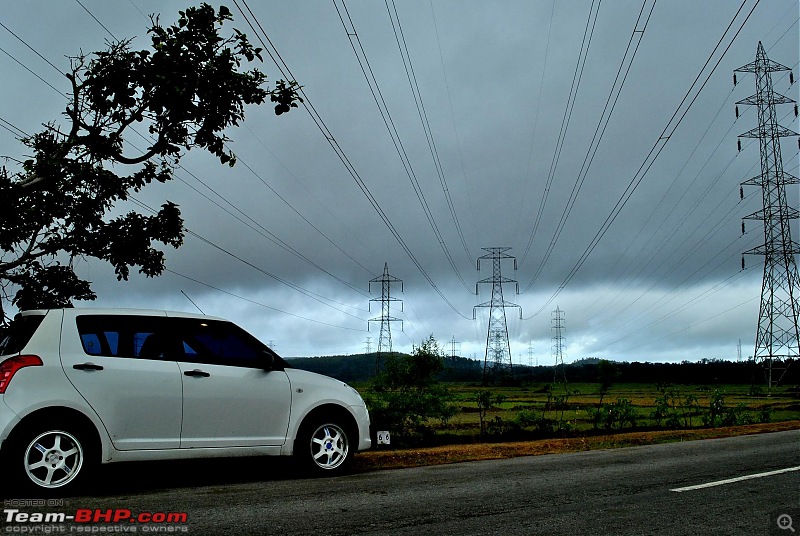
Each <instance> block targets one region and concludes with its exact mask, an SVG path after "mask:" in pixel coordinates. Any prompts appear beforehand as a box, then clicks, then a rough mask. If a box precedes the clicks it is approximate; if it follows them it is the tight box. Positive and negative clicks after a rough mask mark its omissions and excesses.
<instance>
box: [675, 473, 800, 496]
mask: <svg viewBox="0 0 800 536" xmlns="http://www.w3.org/2000/svg"><path fill="white" fill-rule="evenodd" d="M792 471H800V467H789V468H786V469H778V470H777V471H768V472H766V473H756V474H754V475H745V476H738V477H736V478H728V479H726V480H717V481H716V482H707V483H705V484H698V485H696V486H686V487H685V488H675V489H671V490H670V491H675V492H677V493H681V492H684V491H694V490H696V489H703V488H713V487H714V486H723V485H725V484H733V483H734V482H741V481H742V480H750V479H751V478H763V477H765V476H773V475H779V474H781V473H790V472H792Z"/></svg>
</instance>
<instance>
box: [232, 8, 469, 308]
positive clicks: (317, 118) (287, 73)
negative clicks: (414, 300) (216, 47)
mask: <svg viewBox="0 0 800 536" xmlns="http://www.w3.org/2000/svg"><path fill="white" fill-rule="evenodd" d="M240 2H241V4H242V5H244V7H245V8H246V9H247V12H248V13H249V16H248V14H246V13H245V11H244V10H243V9H242V8H241V6H240V5H239V3H240ZM234 5H235V6H236V8H237V9H238V10H239V12H240V13H241V14H242V17H243V18H244V19H245V21H246V22H247V24H248V26H250V28H251V29H252V30H253V32H254V33H255V34H256V37H258V39H259V41H260V42H261V44H262V45H263V46H264V49H265V51H266V52H267V55H268V56H269V57H270V59H272V61H273V62H274V63H275V65H276V66H277V68H278V70H279V71H280V72H281V75H282V76H283V77H284V78H286V79H287V80H295V81H296V80H297V78H296V77H294V76H293V75H292V72H291V70H290V69H289V67H288V65H287V64H286V62H285V61H284V60H283V58H282V57H281V55H280V53H279V52H278V50H277V48H275V45H274V44H273V43H272V41H271V40H270V38H269V36H268V35H267V33H266V32H265V31H264V28H263V27H262V26H261V23H260V22H259V21H258V19H257V18H256V17H255V15H254V14H253V12H252V11H251V10H250V7H249V6H248V5H247V2H245V1H244V0H234ZM251 18H252V20H251ZM256 26H257V27H258V30H256ZM259 31H260V33H259ZM267 43H269V45H267ZM298 92H299V93H300V95H302V97H303V102H302V103H301V104H302V106H303V108H305V110H306V111H307V112H308V114H309V115H310V116H311V119H312V120H313V121H314V124H315V125H316V126H317V128H318V129H319V130H320V132H321V133H322V135H323V136H325V139H326V140H327V142H328V144H329V145H330V146H331V148H332V149H333V151H334V153H335V154H336V156H337V158H339V160H340V161H341V162H342V165H344V167H345V169H346V170H347V172H348V174H350V176H351V177H352V178H353V180H354V181H356V184H357V185H358V187H359V189H361V191H362V193H363V194H364V196H365V197H366V198H367V200H368V201H369V203H370V205H372V208H373V209H375V212H377V213H378V216H380V218H381V220H382V221H383V222H384V224H385V225H386V227H387V228H388V229H389V231H390V232H391V233H392V236H394V238H395V240H397V242H398V243H399V244H400V246H401V247H402V248H403V251H405V253H406V255H407V256H408V258H409V259H411V262H413V263H414V266H416V267H417V270H419V272H420V273H421V274H422V276H423V277H424V278H425V280H426V281H427V282H428V284H430V285H431V287H432V288H433V289H434V290H435V291H436V293H437V294H438V295H439V297H440V298H442V300H443V301H444V302H445V303H446V304H447V305H448V306H449V307H450V309H452V310H453V312H455V313H456V314H457V315H459V316H461V317H462V318H465V319H467V317H466V316H465V315H464V314H463V313H461V312H460V311H459V310H458V309H456V308H455V306H454V305H453V304H452V303H451V302H450V300H448V299H447V297H446V296H445V295H444V294H443V293H442V291H441V289H439V287H438V286H437V285H436V283H435V282H434V281H433V279H432V278H431V277H430V275H428V273H427V272H426V271H425V269H424V268H423V266H422V264H421V263H420V262H419V260H418V259H417V258H416V256H414V253H413V252H412V251H411V249H410V248H409V247H408V244H406V243H405V241H404V240H403V237H402V236H401V235H400V233H399V232H398V231H397V229H396V228H395V227H394V225H393V224H392V222H391V220H390V219H389V217H388V216H387V215H386V213H385V212H384V210H383V209H382V208H381V206H380V204H379V203H378V201H377V199H375V196H374V195H373V194H372V192H370V190H369V188H367V185H366V184H365V183H364V181H363V179H362V178H361V176H360V175H359V173H358V171H357V170H356V168H355V166H354V165H353V164H352V162H351V161H350V159H349V158H348V157H347V154H346V153H345V152H344V150H343V149H342V148H341V146H340V145H339V142H338V141H336V138H335V137H334V136H333V133H332V132H331V130H330V129H329V128H328V126H327V124H325V121H324V120H323V119H322V116H321V115H320V114H319V112H317V110H316V109H315V108H314V105H313V104H312V102H311V100H310V99H309V98H308V95H306V93H305V92H304V91H303V89H302V87H300V89H298Z"/></svg>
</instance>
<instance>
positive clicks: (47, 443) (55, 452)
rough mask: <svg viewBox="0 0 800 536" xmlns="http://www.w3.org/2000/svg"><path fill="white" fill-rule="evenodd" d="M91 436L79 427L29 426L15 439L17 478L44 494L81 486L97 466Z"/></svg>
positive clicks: (13, 452) (11, 459) (13, 453)
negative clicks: (89, 438) (90, 440)
mask: <svg viewBox="0 0 800 536" xmlns="http://www.w3.org/2000/svg"><path fill="white" fill-rule="evenodd" d="M88 437H89V436H88V434H85V433H83V431H82V430H80V429H79V428H76V427H62V426H53V425H50V426H47V425H38V426H32V427H29V428H27V429H26V430H24V431H22V432H21V433H20V434H18V435H17V436H16V437H15V438H14V440H13V441H12V443H11V445H10V447H11V448H10V449H9V452H8V459H7V463H10V468H11V471H12V473H13V476H14V479H15V480H16V481H17V482H18V483H19V484H20V485H21V486H22V487H24V488H26V489H27V490H30V491H31V492H34V493H38V494H42V495H56V494H62V493H66V492H73V491H75V490H77V489H79V488H80V487H81V485H82V484H83V483H84V482H85V481H86V479H87V475H88V474H89V473H90V472H92V470H93V469H94V465H95V464H94V460H95V457H94V456H93V453H92V445H91V443H90V442H89V440H88Z"/></svg>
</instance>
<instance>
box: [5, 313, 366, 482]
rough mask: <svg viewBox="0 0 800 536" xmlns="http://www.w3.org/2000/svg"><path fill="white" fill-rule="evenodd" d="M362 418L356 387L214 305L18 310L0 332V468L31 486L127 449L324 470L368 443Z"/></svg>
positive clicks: (71, 478)
mask: <svg viewBox="0 0 800 536" xmlns="http://www.w3.org/2000/svg"><path fill="white" fill-rule="evenodd" d="M369 425H370V422H369V413H368V412H367V408H366V406H365V404H364V400H363V399H362V398H361V396H360V395H359V394H358V392H357V391H356V390H355V389H353V388H352V387H350V386H348V385H347V384H345V383H343V382H341V381H338V380H335V379H333V378H329V377H327V376H321V375H319V374H314V373H311V372H307V371H303V370H297V369H292V368H291V367H290V366H289V365H287V363H286V362H285V361H284V360H283V359H281V358H280V357H278V356H277V355H276V354H275V353H274V352H272V351H271V350H270V349H269V348H267V347H266V346H265V345H264V344H262V343H261V342H259V341H258V340H257V339H256V338H255V337H253V336H252V335H250V334H248V333H247V332H245V331H244V330H243V329H241V328H240V327H238V326H236V325H235V324H233V323H231V322H229V321H226V320H223V319H221V318H213V317H209V316H200V315H192V314H185V313H172V312H167V311H141V310H123V309H53V310H47V311H44V310H42V311H27V312H23V313H21V314H20V315H18V316H17V318H16V319H15V320H14V322H13V323H12V325H11V329H10V330H9V332H8V333H7V335H6V336H5V337H4V339H3V340H2V341H0V455H2V463H3V466H4V468H3V473H5V474H6V475H9V474H11V475H13V476H15V477H16V478H17V479H18V480H20V482H21V483H23V484H25V485H27V486H29V487H30V486H32V487H33V488H34V489H38V490H40V491H47V490H53V489H60V490H64V489H69V488H72V487H75V486H77V485H78V484H79V483H80V482H81V481H83V480H86V479H87V477H89V474H90V473H91V471H92V470H93V469H96V468H97V466H98V465H99V464H100V463H111V462H121V461H135V460H165V459H179V458H202V457H227V456H253V455H254V456H264V455H283V456H289V455H294V457H295V458H296V459H298V460H299V461H300V463H301V464H302V465H303V466H304V467H305V468H306V469H308V470H310V471H311V472H316V473H318V474H335V473H337V472H339V471H341V470H343V469H344V468H345V467H346V465H347V463H348V462H349V460H350V459H351V457H352V455H353V454H354V453H355V452H356V451H358V450H364V449H367V448H369V447H370V446H371V439H370V428H369ZM3 480H6V479H5V478H4V479H3Z"/></svg>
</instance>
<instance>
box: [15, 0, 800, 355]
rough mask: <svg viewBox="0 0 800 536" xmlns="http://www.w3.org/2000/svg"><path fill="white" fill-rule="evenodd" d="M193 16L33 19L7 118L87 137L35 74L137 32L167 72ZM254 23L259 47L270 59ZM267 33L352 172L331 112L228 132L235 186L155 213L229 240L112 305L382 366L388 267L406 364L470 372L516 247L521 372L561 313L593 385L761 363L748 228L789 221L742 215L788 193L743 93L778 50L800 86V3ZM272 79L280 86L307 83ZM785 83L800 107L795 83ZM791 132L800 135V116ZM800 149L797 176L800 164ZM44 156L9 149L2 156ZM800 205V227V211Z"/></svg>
mask: <svg viewBox="0 0 800 536" xmlns="http://www.w3.org/2000/svg"><path fill="white" fill-rule="evenodd" d="M238 3H239V5H240V6H242V8H243V9H245V12H247V8H246V7H245V4H243V3H242V2H241V0H239V2H238ZM189 5H190V4H188V3H186V2H176V1H171V0H170V1H154V0H113V1H109V0H80V2H78V1H77V0H60V1H55V0H47V1H44V0H26V1H25V2H6V3H5V5H4V6H3V8H4V9H3V13H2V15H0V21H2V23H3V25H4V26H5V27H7V28H0V47H1V48H2V52H1V53H0V69H2V72H3V75H2V84H1V85H0V88H2V100H0V118H2V119H3V120H5V121H8V122H10V123H11V124H13V125H15V126H16V127H18V128H20V129H22V130H24V131H25V132H28V133H33V132H36V131H37V130H38V129H40V128H41V124H42V123H45V122H47V121H52V120H58V121H63V117H62V116H60V113H61V111H62V110H63V109H64V107H65V98H64V96H63V95H61V94H59V93H58V91H60V92H66V91H67V90H68V88H69V86H68V83H67V80H66V79H65V78H64V77H63V76H61V75H59V73H58V72H57V71H56V69H54V68H53V67H52V66H51V65H49V64H48V63H46V62H45V61H44V60H43V59H42V58H41V57H39V56H37V54H35V53H34V52H33V50H35V51H36V52H38V53H39V54H41V55H42V56H43V57H44V58H46V59H47V60H48V61H49V62H52V63H53V64H54V65H55V66H57V67H58V68H59V70H60V71H62V72H66V71H67V69H68V66H69V61H68V58H67V57H68V56H71V55H75V54H77V53H78V52H79V51H83V52H87V53H88V52H90V51H95V50H100V49H102V48H103V47H104V46H105V43H106V41H107V40H110V39H112V37H111V34H113V36H114V37H116V38H118V39H121V38H135V39H134V46H136V47H138V48H145V47H146V46H147V45H148V44H149V42H148V40H147V39H146V29H147V26H148V18H147V16H146V15H148V14H151V13H160V14H161V20H162V22H163V23H165V24H169V23H171V22H173V21H174V20H176V19H177V12H178V11H179V10H181V9H183V8H185V7H188V6H189ZM214 5H216V4H214ZM226 5H228V7H230V8H231V11H232V12H233V15H234V23H233V25H232V26H233V27H236V28H238V29H240V30H242V31H244V32H245V33H247V35H248V36H249V37H250V39H251V40H252V41H253V42H255V43H256V44H257V45H258V46H262V45H261V44H260V42H259V40H258V37H257V34H255V33H254V31H253V30H252V29H251V28H250V27H249V26H248V23H247V21H246V20H245V18H244V17H243V15H242V14H241V12H240V11H239V10H238V9H237V7H236V5H234V3H233V2H232V1H231V2H229V3H227V4H226ZM742 5H743V7H742ZM754 6H755V9H753V8H754ZM249 7H250V9H251V10H252V13H253V14H254V15H255V18H256V20H257V23H258V24H260V25H261V27H262V28H263V30H264V31H265V32H266V35H267V36H268V38H269V40H270V41H271V43H272V44H273V45H274V47H275V49H276V50H277V53H278V54H280V58H282V61H283V62H285V63H284V65H282V67H283V68H286V67H288V69H289V71H290V73H291V75H289V74H287V75H286V76H293V77H295V78H296V79H297V81H298V82H299V83H300V84H301V85H302V86H303V91H304V93H305V95H306V97H307V103H309V104H310V105H312V106H313V110H316V113H317V114H318V117H317V121H320V120H321V121H322V124H323V125H324V128H326V129H327V131H328V133H327V136H328V137H331V138H332V140H334V141H333V144H334V145H335V146H336V147H338V148H339V150H340V151H341V152H340V155H343V157H344V159H345V160H346V162H348V163H349V165H350V166H351V167H350V168H349V169H348V167H346V166H345V165H344V164H343V162H342V159H340V157H339V156H337V153H336V152H335V151H334V149H333V148H332V144H331V143H329V141H328V137H326V135H325V134H323V132H322V131H321V130H320V128H319V127H318V124H317V122H315V120H314V119H313V118H312V115H311V114H310V113H309V112H308V111H307V110H306V109H304V108H299V109H295V110H293V111H292V112H291V113H289V114H287V115H282V116H280V117H276V116H275V114H274V112H273V110H272V107H271V106H269V105H263V106H261V107H251V108H249V109H247V111H246V119H245V122H244V124H243V125H242V126H241V127H240V128H238V129H235V130H231V131H230V132H229V133H228V135H229V136H230V138H231V139H232V140H233V143H232V145H231V148H232V149H233V150H234V152H235V153H236V154H237V156H238V158H239V163H238V164H237V165H236V166H235V168H233V169H231V168H228V167H227V166H221V165H219V163H218V162H216V161H214V159H213V158H211V157H210V156H206V155H205V154H201V153H200V152H197V151H195V152H192V153H190V154H188V155H187V156H186V157H185V158H184V160H183V161H182V164H183V167H184V168H185V169H183V170H179V171H178V173H177V178H178V179H177V180H175V181H174V182H173V183H171V184H167V185H153V186H150V187H148V188H147V189H146V190H145V191H143V192H142V193H141V194H140V195H138V196H137V198H138V199H139V200H141V201H142V202H144V203H146V204H148V205H150V206H158V205H160V204H161V203H163V202H164V201H165V200H170V201H173V202H175V203H178V204H179V205H180V208H181V210H182V213H183V217H184V220H185V225H186V227H187V228H188V229H190V230H191V231H192V232H193V233H196V235H199V236H200V237H202V238H203V239H204V240H205V241H203V240H200V239H198V238H196V237H195V236H187V238H186V242H185V245H184V246H183V247H182V248H180V249H179V250H172V249H170V250H169V251H167V267H168V269H169V270H171V272H170V273H165V274H164V275H163V276H162V277H160V278H157V279H146V278H144V277H141V276H132V277H131V279H130V281H128V282H122V283H118V282H117V281H116V280H115V278H114V274H113V270H111V269H110V268H109V267H108V266H105V265H104V264H102V263H100V262H99V261H93V260H88V259H86V260H79V261H78V262H77V264H76V266H77V272H78V274H79V275H80V276H82V277H86V278H88V279H89V280H91V281H93V282H94V288H95V290H96V291H97V293H98V300H97V301H96V302H95V303H93V304H91V305H92V306H114V307H116V306H122V307H147V308H165V309H171V310H179V311H190V312H196V311H197V309H196V308H195V305H194V304H196V306H197V307H198V308H200V309H201V310H202V311H203V312H205V313H206V314H211V315H216V316H222V317H225V318H229V319H232V320H234V321H236V322H237V323H239V324H240V325H242V326H243V327H245V328H246V329H247V330H249V331H250V332H252V333H253V334H255V335H256V336H258V337H259V338H260V339H262V340H263V341H265V342H268V343H272V344H273V345H274V347H275V350H276V351H277V352H278V353H279V354H281V355H284V356H286V357H295V356H297V357H299V356H317V355H330V354H352V353H361V352H364V351H365V350H366V348H367V344H368V341H369V344H370V346H371V348H372V350H373V351H374V350H375V349H376V348H377V344H378V337H379V332H380V323H379V322H368V320H369V319H374V318H379V317H380V315H381V306H380V305H381V304H380V301H377V302H372V303H370V300H371V299H378V300H380V298H381V285H380V284H375V283H373V284H372V285H371V289H370V285H369V281H370V280H371V279H373V278H377V277H380V276H381V274H382V272H383V269H384V264H385V263H388V268H389V273H390V274H391V275H392V276H394V277H396V278H398V279H400V280H402V281H403V288H402V290H403V292H402V293H401V292H400V290H401V288H400V285H399V284H397V285H392V287H391V291H392V297H393V298H397V299H398V300H401V301H397V302H392V303H391V309H390V314H391V316H392V317H394V318H397V319H399V320H402V322H399V321H398V322H393V323H392V325H391V335H392V342H393V349H394V350H399V351H410V350H411V348H412V344H419V343H420V342H421V341H422V340H423V339H425V338H427V337H428V336H429V335H431V334H433V335H434V337H435V338H436V339H437V340H438V341H440V343H441V344H442V346H443V347H444V349H445V350H446V351H447V353H448V354H449V353H450V351H451V346H452V345H451V342H452V341H456V342H457V343H458V344H457V345H456V350H457V352H458V353H459V354H460V355H464V356H467V357H476V358H478V359H483V357H484V353H485V348H486V336H487V327H488V313H489V310H488V308H477V309H475V310H474V312H475V320H473V308H474V306H475V305H477V304H480V303H484V302H487V301H489V300H491V290H492V285H491V284H479V285H477V286H478V287H479V288H478V290H479V291H480V293H479V295H475V288H476V283H477V282H478V281H479V280H483V279H486V278H491V277H492V268H493V263H492V261H491V260H481V261H480V271H478V270H477V269H476V268H477V266H476V264H477V260H478V258H479V257H481V256H482V255H485V254H487V251H485V250H484V249H483V248H496V247H506V248H510V249H509V250H508V251H506V254H507V255H509V256H511V257H514V258H515V259H516V263H517V268H518V269H517V270H516V271H514V261H513V260H511V259H507V260H504V261H503V262H502V263H501V268H502V277H504V278H507V279H510V280H514V281H518V282H519V289H520V294H519V295H517V294H515V290H516V289H515V285H514V284H513V283H507V284H505V285H504V286H503V292H504V299H505V301H506V302H509V303H514V304H518V305H519V306H521V311H522V317H523V318H522V319H520V316H519V311H520V309H518V308H507V309H506V313H507V318H508V329H509V336H510V340H511V352H512V356H513V361H514V363H524V364H527V363H529V362H530V363H538V364H551V363H552V362H553V349H552V348H553V344H554V340H553V337H554V331H553V311H555V310H556V307H558V308H559V309H560V310H561V311H563V319H564V322H563V326H564V329H563V332H562V334H561V335H562V336H563V342H564V360H565V362H570V361H574V360H577V359H580V358H583V357H602V358H607V359H616V360H627V361H634V360H638V361H682V360H698V359H701V358H724V359H736V358H737V345H738V343H739V341H741V347H742V354H743V356H744V357H745V358H746V357H747V356H749V355H752V353H753V345H754V340H755V334H756V328H757V318H758V308H759V299H760V289H761V279H762V270H763V259H762V258H760V257H758V256H747V257H746V259H745V260H746V269H745V270H742V269H741V257H742V255H741V254H742V252H744V251H746V250H748V249H751V248H753V247H755V246H756V245H758V244H760V243H762V242H763V232H762V229H761V227H760V225H759V224H758V222H754V221H748V222H747V227H746V231H747V232H746V234H744V235H742V234H741V231H742V229H741V219H742V217H743V216H746V215H748V214H750V213H753V212H755V211H756V210H758V209H759V208H760V203H761V197H760V192H759V191H758V190H757V189H756V188H754V187H745V192H744V193H745V199H744V200H742V201H740V198H739V184H740V183H741V182H742V181H744V180H747V179H749V178H751V177H753V176H755V175H758V174H759V173H760V159H759V149H758V143H757V140H755V143H754V140H749V139H743V150H742V151H741V152H737V143H736V142H737V135H738V134H740V133H743V132H745V131H747V130H750V129H751V128H754V127H756V126H757V118H756V113H755V109H754V108H753V107H749V106H740V117H739V118H738V120H737V119H736V116H735V112H734V108H735V103H736V102H737V101H739V100H741V99H745V98H747V97H749V96H750V95H752V94H753V93H755V80H754V78H753V76H752V75H751V74H744V73H739V75H738V79H739V83H738V85H737V86H736V87H734V86H733V80H732V78H733V70H734V69H736V68H738V67H740V66H743V65H745V64H747V63H750V62H752V61H754V59H755V54H756V48H757V45H758V42H759V41H761V42H762V43H763V45H764V47H765V49H766V50H767V54H768V56H769V58H770V59H772V60H774V61H776V62H778V63H781V64H783V65H786V66H788V67H790V68H792V69H794V72H795V77H796V76H797V74H798V72H797V67H798V55H799V54H800V45H799V44H798V9H799V8H798V2H797V0H761V1H760V3H759V2H757V1H756V0H746V1H745V2H744V4H742V2H741V1H740V0H703V1H697V0H659V1H657V2H656V3H655V6H653V0H647V1H645V2H643V1H642V0H604V1H602V2H601V1H599V0H597V1H594V2H592V1H590V0H574V1H572V0H571V1H569V2H554V0H529V1H486V0H481V1H477V0H475V1H473V0H394V1H392V0H389V1H388V2H387V3H385V2H380V1H375V0H370V1H365V0H346V1H345V2H342V0H336V2H332V1H322V0H317V1H306V0H292V1H275V0H270V1H268V2H255V1H251V2H249ZM740 8H741V9H740ZM737 12H738V13H737ZM248 15H249V14H248ZM729 26H730V29H728V28H729ZM726 29H728V30H727V32H726ZM9 30H10V31H9ZM10 32H13V33H14V34H16V36H18V37H15V36H14V35H12V33H10ZM737 32H738V33H737ZM734 35H735V39H734ZM18 38H19V39H18ZM261 38H262V39H264V40H265V41H266V38H264V37H263V36H261ZM22 41H24V43H23V42H22ZM267 44H269V43H267ZM718 45H719V46H718ZM715 47H718V48H717V49H716V51H715ZM32 49H33V50H32ZM273 52H274V51H273ZM264 59H265V62H264V63H263V64H260V65H259V68H260V69H261V70H262V71H264V72H265V73H266V74H267V75H268V77H269V80H270V83H274V81H275V80H277V79H280V78H284V75H282V74H281V72H280V71H279V69H278V67H277V66H276V64H275V63H273V61H272V60H270V58H269V57H268V56H266V55H265V58H264ZM409 62H410V63H409ZM365 72H366V76H365ZM34 73H35V74H34ZM709 75H710V76H709ZM773 81H774V87H775V90H776V91H777V92H779V93H783V94H785V95H787V96H788V97H790V98H793V99H795V100H798V84H797V83H795V84H794V85H792V86H790V84H789V76H788V73H776V74H775V76H774V79H773ZM693 84H694V85H693ZM51 86H52V87H51ZM701 86H702V90H701ZM57 90H58V91H57ZM419 99H421V101H420V100H419ZM376 101H377V102H376ZM378 103H379V104H380V107H379V104H378ZM778 117H779V118H780V120H781V124H782V125H783V126H785V127H787V128H789V129H792V130H795V131H797V130H798V123H797V120H796V119H795V117H794V113H793V110H792V107H791V106H790V105H784V106H780V107H779V108H778ZM387 124H388V126H387ZM389 127H391V128H389ZM782 147H783V164H784V167H785V169H786V171H789V172H791V173H793V174H795V175H796V174H797V167H798V145H797V139H796V138H784V139H783V141H782ZM23 154H25V151H24V148H23V147H22V146H21V145H20V143H19V141H18V140H17V139H15V137H14V136H13V135H12V134H11V133H9V132H8V131H6V130H4V129H0V155H4V156H5V155H7V156H12V157H15V158H20V157H21V156H22V155H23ZM7 165H8V166H10V167H11V169H13V162H9V163H8V164H7ZM631 188H633V190H631ZM365 191H366V193H365ZM631 192H632V193H631ZM629 194H630V195H629ZM789 200H790V203H792V204H794V206H797V204H798V192H797V189H796V187H795V189H793V190H790V192H789ZM122 208H123V209H127V208H128V207H122ZM381 214H382V215H381ZM387 222H388V223H387ZM795 224H796V222H795ZM390 226H391V229H390ZM793 233H794V235H793V238H795V240H796V239H797V235H798V233H797V226H796V225H795V226H794V227H793ZM370 290H371V292H370ZM189 298H191V301H190V299H189ZM192 302H194V304H193V303H192ZM401 307H402V310H401ZM368 324H371V325H370V326H369V331H368ZM531 349H532V351H531Z"/></svg>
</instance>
